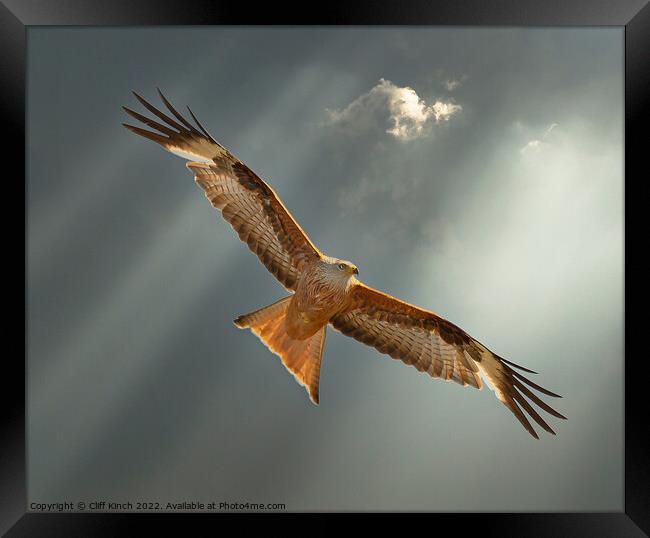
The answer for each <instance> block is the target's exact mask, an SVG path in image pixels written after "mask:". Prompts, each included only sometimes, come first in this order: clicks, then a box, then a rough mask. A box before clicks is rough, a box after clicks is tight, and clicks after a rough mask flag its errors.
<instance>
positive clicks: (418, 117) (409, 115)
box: [325, 78, 462, 141]
mask: <svg viewBox="0 0 650 538" xmlns="http://www.w3.org/2000/svg"><path fill="white" fill-rule="evenodd" d="M460 110H462V107H461V106H460V105H457V104H455V103H452V102H450V101H448V102H444V101H440V100H438V101H436V102H434V103H433V104H432V105H427V103H426V102H425V101H424V100H423V99H421V98H420V97H419V96H418V94H417V93H416V92H415V90H414V89H413V88H410V87H409V86H403V87H400V86H396V85H395V84H393V83H392V82H391V81H390V80H385V79H383V78H382V79H380V80H379V83H378V84H377V85H376V86H374V87H373V88H371V89H370V91H368V92H367V93H364V94H363V95H361V96H359V97H357V98H356V99H355V100H354V101H352V102H351V103H350V104H349V105H348V106H346V107H345V108H343V109H342V110H330V109H326V112H327V115H328V119H327V121H326V122H325V124H326V125H331V126H336V127H339V128H342V129H345V130H346V131H348V132H357V133H359V132H366V131H367V130H371V129H373V130H374V129H377V128H383V129H384V131H385V132H386V133H388V134H389V135H391V136H393V137H394V138H397V139H399V140H404V141H407V140H414V139H416V138H422V137H425V136H428V135H429V134H430V132H431V127H432V125H433V124H437V123H441V122H446V121H449V119H450V118H451V117H452V116H453V115H454V114H456V113H457V112H459V111H460Z"/></svg>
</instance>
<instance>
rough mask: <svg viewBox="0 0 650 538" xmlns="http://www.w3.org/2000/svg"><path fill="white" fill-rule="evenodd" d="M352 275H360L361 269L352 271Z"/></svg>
mask: <svg viewBox="0 0 650 538" xmlns="http://www.w3.org/2000/svg"><path fill="white" fill-rule="evenodd" d="M352 274H353V275H358V274H359V269H357V268H356V267H355V268H354V269H352Z"/></svg>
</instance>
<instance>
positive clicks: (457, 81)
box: [442, 75, 467, 92]
mask: <svg viewBox="0 0 650 538" xmlns="http://www.w3.org/2000/svg"><path fill="white" fill-rule="evenodd" d="M466 80H467V75H463V76H461V77H458V78H454V77H452V78H448V79H445V80H443V81H442V85H443V87H444V88H445V90H447V91H448V92H453V91H454V90H455V89H457V88H458V87H459V86H460V85H461V84H462V83H463V82H465V81H466Z"/></svg>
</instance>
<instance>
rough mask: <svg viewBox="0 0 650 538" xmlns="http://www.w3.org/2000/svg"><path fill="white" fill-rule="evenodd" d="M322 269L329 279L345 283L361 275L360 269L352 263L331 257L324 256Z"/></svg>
mask: <svg viewBox="0 0 650 538" xmlns="http://www.w3.org/2000/svg"><path fill="white" fill-rule="evenodd" d="M321 269H322V270H323V272H324V273H326V274H327V276H328V278H329V279H331V280H333V281H338V282H345V283H347V282H348V281H349V280H350V279H351V278H353V277H354V276H355V275H358V274H359V269H357V266H356V265H354V264H353V263H352V262H349V261H347V260H341V259H339V258H332V257H331V256H323V259H322V266H321Z"/></svg>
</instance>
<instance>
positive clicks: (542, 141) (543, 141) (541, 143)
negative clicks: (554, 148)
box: [515, 122, 558, 155]
mask: <svg viewBox="0 0 650 538" xmlns="http://www.w3.org/2000/svg"><path fill="white" fill-rule="evenodd" d="M557 126H558V124H557V123H551V125H549V126H548V127H547V128H546V129H545V130H544V132H543V133H542V136H541V137H539V138H533V139H531V140H529V141H528V142H527V143H526V144H525V145H524V146H522V147H521V148H519V151H520V153H521V154H522V155H529V154H531V153H539V152H540V151H542V150H544V149H546V148H547V147H548V146H549V145H550V141H549V139H550V137H551V133H552V132H553V130H554V129H555V128H556V127H557ZM515 127H517V128H518V129H520V130H521V129H522V128H523V126H522V124H521V123H520V122H516V124H515Z"/></svg>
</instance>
